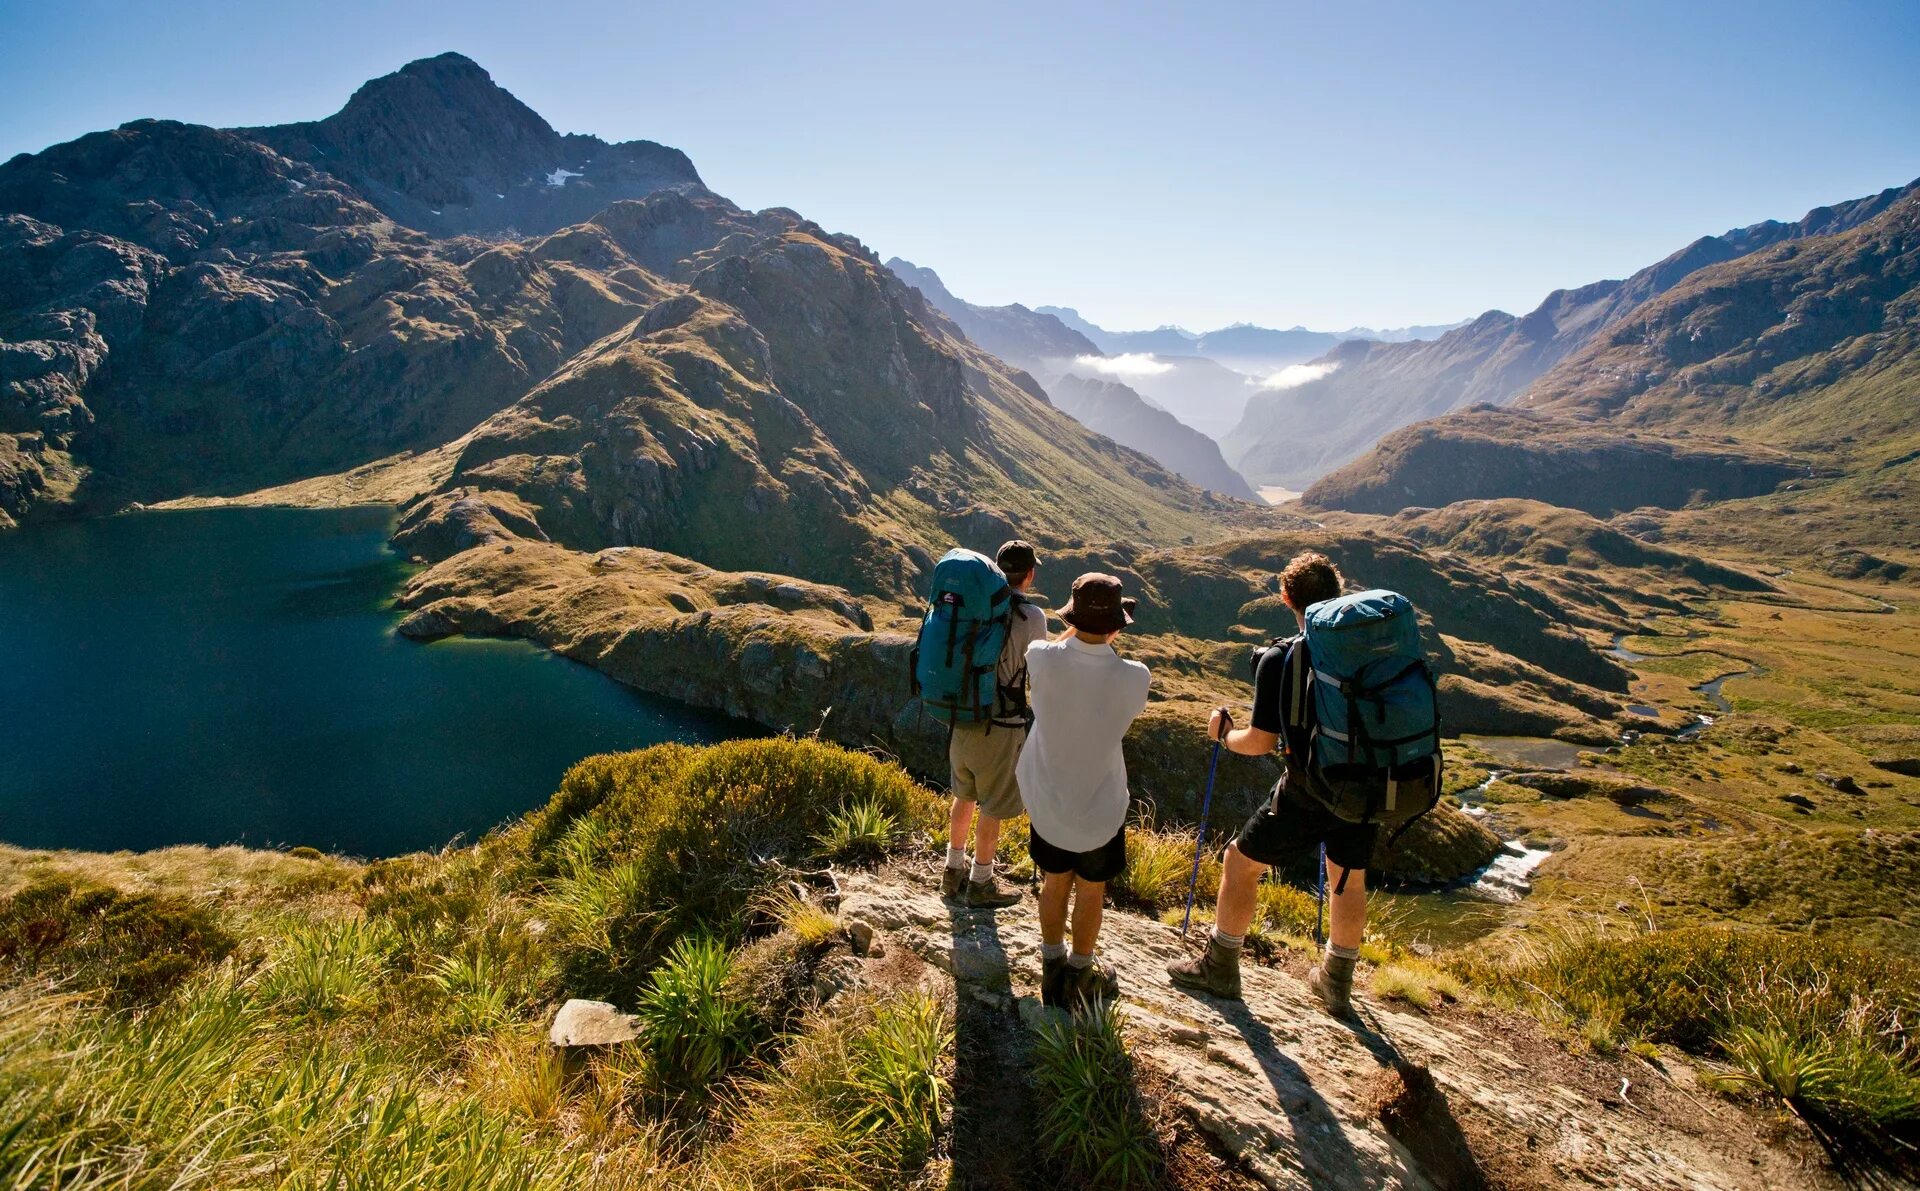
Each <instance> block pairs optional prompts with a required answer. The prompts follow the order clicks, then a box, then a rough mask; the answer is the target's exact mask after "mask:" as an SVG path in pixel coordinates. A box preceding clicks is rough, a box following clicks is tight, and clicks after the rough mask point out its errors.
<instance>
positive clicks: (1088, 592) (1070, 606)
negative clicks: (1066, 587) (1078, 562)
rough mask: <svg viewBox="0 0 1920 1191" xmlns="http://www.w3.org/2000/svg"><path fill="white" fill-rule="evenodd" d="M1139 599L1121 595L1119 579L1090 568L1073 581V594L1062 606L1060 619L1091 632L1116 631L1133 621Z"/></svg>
mask: <svg viewBox="0 0 1920 1191" xmlns="http://www.w3.org/2000/svg"><path fill="white" fill-rule="evenodd" d="M1135 606H1136V602H1135V600H1134V598H1133V597H1132V596H1128V595H1121V594H1120V580H1118V579H1116V578H1114V577H1113V576H1112V575H1104V574H1101V573H1100V572H1099V571H1088V572H1087V573H1086V574H1084V575H1082V576H1080V577H1079V578H1078V579H1075V580H1074V581H1073V595H1072V596H1070V597H1068V599H1067V606H1066V607H1064V608H1062V609H1060V619H1061V620H1064V621H1066V622H1067V623H1068V624H1070V625H1072V626H1073V627H1074V628H1076V629H1085V630H1086V631H1087V632H1089V633H1117V632H1119V631H1120V630H1121V629H1123V628H1126V627H1127V626H1128V625H1130V624H1132V623H1133V609H1134V607H1135Z"/></svg>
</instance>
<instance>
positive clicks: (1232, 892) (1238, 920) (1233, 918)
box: [1213, 844, 1351, 935]
mask: <svg viewBox="0 0 1920 1191" xmlns="http://www.w3.org/2000/svg"><path fill="white" fill-rule="evenodd" d="M1266 872H1267V866H1266V865H1264V864H1261V863H1260V862H1259V861H1257V860H1250V859H1248V858H1247V857H1246V856H1245V855H1243V854H1242V853H1241V851H1240V845H1239V844H1228V845H1227V859H1226V863H1225V864H1223V865H1221V866H1220V896H1219V899H1218V900H1217V901H1216V902H1215V903H1214V906H1213V924H1214V926H1215V927H1217V928H1218V929H1219V930H1221V931H1223V932H1225V933H1226V934H1229V935H1244V934H1246V933H1247V927H1249V926H1251V925H1252V924H1253V911H1254V907H1255V906H1257V905H1258V904H1259V901H1260V878H1261V877H1263V876H1265V875H1266ZM1349 888H1351V886H1349Z"/></svg>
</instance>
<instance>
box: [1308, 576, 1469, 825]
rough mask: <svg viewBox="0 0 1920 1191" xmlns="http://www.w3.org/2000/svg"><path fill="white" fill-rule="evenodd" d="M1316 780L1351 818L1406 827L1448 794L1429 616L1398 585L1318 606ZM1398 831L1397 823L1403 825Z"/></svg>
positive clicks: (1322, 794)
mask: <svg viewBox="0 0 1920 1191" xmlns="http://www.w3.org/2000/svg"><path fill="white" fill-rule="evenodd" d="M1305 623H1306V633H1305V635H1304V644H1305V645H1306V648H1307V654H1306V658H1305V661H1306V663H1307V665H1308V666H1309V667H1310V670H1311V686H1312V690H1313V697H1312V698H1311V699H1308V700H1303V701H1302V702H1303V703H1306V704H1307V705H1308V707H1307V708H1303V709H1302V710H1303V711H1304V710H1309V709H1310V714H1311V715H1312V717H1313V723H1312V730H1311V733H1310V735H1309V737H1308V740H1309V742H1310V743H1309V746H1308V756H1307V769H1308V774H1309V777H1310V780H1309V781H1308V782H1307V783H1306V784H1307V788H1308V789H1309V791H1310V792H1312V794H1313V795H1314V797H1315V798H1316V799H1317V800H1318V801H1320V802H1321V803H1323V804H1325V805H1326V807H1327V809H1328V810H1331V811H1332V812H1333V813H1334V814H1335V815H1338V816H1339V817H1340V818H1341V819H1343V820H1345V821H1347V822H1349V823H1382V824H1386V825H1388V826H1394V827H1401V828H1404V827H1405V825H1406V824H1407V823H1410V822H1412V821H1413V820H1414V819H1415V818H1417V817H1418V816H1420V815H1423V814H1425V813H1426V812H1427V811H1429V810H1432V809H1433V807H1434V806H1435V805H1436V804H1437V803H1438V802H1439V801H1440V770H1441V765H1442V758H1441V755H1440V694H1439V690H1438V688H1437V687H1436V686H1435V685H1434V678H1433V671H1432V670H1431V669H1429V668H1428V666H1427V657H1426V652H1425V650H1423V649H1422V648H1421V646H1420V619H1419V617H1418V616H1417V615H1416V614H1415V612H1414V610H1413V604H1412V603H1411V602H1409V601H1408V600H1407V598H1406V597H1405V596H1403V595H1400V594H1399V593H1398V592H1392V591H1380V590H1374V591H1362V592H1356V593H1355V594H1353V595H1346V596H1340V597H1338V598H1337V599H1331V600H1323V601H1321V602H1320V603H1318V604H1314V605H1313V606H1311V607H1309V608H1308V609H1307V612H1306V617H1305ZM1396 834H1397V832H1396Z"/></svg>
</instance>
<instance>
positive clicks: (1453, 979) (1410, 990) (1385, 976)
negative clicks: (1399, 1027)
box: [1373, 957, 1467, 1009]
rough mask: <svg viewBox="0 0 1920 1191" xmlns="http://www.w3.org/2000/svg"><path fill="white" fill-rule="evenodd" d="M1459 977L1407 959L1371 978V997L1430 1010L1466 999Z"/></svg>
mask: <svg viewBox="0 0 1920 1191" xmlns="http://www.w3.org/2000/svg"><path fill="white" fill-rule="evenodd" d="M1466 991H1467V990H1466V985H1465V984H1463V983H1462V982H1461V980H1460V978H1459V977H1458V976H1455V975H1454V974H1453V973H1452V972H1449V971H1447V970H1446V969H1445V968H1442V967H1441V966H1439V965H1438V964H1435V963H1432V962H1430V961H1428V960H1424V959H1416V958H1411V957H1409V958H1406V959H1400V960H1395V961H1392V962H1390V963H1387V964H1384V965H1382V966H1381V967H1380V968H1379V969H1377V970H1376V971H1375V972H1374V974H1373V995H1374V996H1376V997H1387V998H1392V999H1393V1000H1398V1001H1405V1002H1407V1003H1408V1004H1409V1005H1417V1006H1419V1007H1420V1008H1422V1009H1431V1008H1433V1007H1434V1006H1436V1005H1438V1004H1439V1003H1440V1002H1442V1001H1457V1000H1459V999H1460V998H1461V997H1463V996H1465V995H1466Z"/></svg>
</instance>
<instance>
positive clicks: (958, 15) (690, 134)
mask: <svg viewBox="0 0 1920 1191" xmlns="http://www.w3.org/2000/svg"><path fill="white" fill-rule="evenodd" d="M449 49H453V50H459V51H460V52H462V53H465V54H467V55H468V56H470V57H472V58H474V59H475V60H476V61H478V62H479V63H480V64H481V65H482V66H484V67H486V68H487V69H488V70H490V71H491V72H492V73H493V77H494V79H495V80H496V81H498V82H499V83H500V84H502V85H503V86H505V87H506V88H508V89H509V90H511V91H513V92H514V93H515V94H516V95H518V96H519V97H520V98H521V99H523V100H525V101H526V102H527V103H528V104H530V105H531V106H532V107H533V108H534V109H535V110H537V111H539V112H540V113H542V114H543V115H545V116H546V117H547V118H548V119H549V120H550V121H551V122H552V123H553V124H554V125H555V126H556V127H558V128H560V129H561V130H562V131H573V132H593V133H597V134H599V135H602V136H605V137H608V138H610V139H628V138H634V137H645V138H649V139H653V140H658V141H663V142H665V143H667V144H670V145H674V146H677V147H679V148H681V149H684V150H686V152H687V153H688V154H689V155H690V156H691V157H692V158H693V161H694V164H695V165H696V166H698V167H699V169H700V171H701V173H702V174H703V176H704V177H705V178H706V180H707V182H708V184H709V185H710V186H712V187H713V188H714V189H715V190H718V191H720V192H721V193H722V194H725V195H727V196H729V197H730V198H732V199H734V200H735V201H736V202H739V203H742V204H744V205H747V206H753V207H763V206H774V205H779V206H789V207H793V208H795V209H797V210H799V211H800V212H802V213H803V214H805V215H807V216H809V217H811V218H813V219H816V220H818V221H819V222H821V223H823V224H825V225H826V226H827V227H829V228H832V229H834V230H836V231H847V232H852V233H854V234H855V235H857V236H859V237H860V238H861V239H863V240H865V241H866V242H867V243H868V244H870V245H872V246H873V247H874V248H875V249H876V250H878V251H879V252H880V253H881V254H882V255H883V256H884V255H890V254H896V253H897V254H899V255H901V256H905V257H908V258H910V259H912V260H914V261H916V262H918V263H920V264H923V265H929V266H932V267H933V268H935V269H937V270H938V271H939V272H940V273H941V274H942V276H943V277H945V278H946V280H947V282H948V284H949V285H950V286H951V287H952V288H953V290H954V291H955V292H956V293H958V294H960V295H961V296H962V297H965V298H968V299H970V300H972V301H976V302H990V303H998V302H1011V301H1021V302H1026V303H1028V304H1029V305H1037V304H1042V303H1057V304H1061V305H1069V306H1077V307H1078V308H1079V309H1080V310H1081V311H1082V312H1083V313H1084V314H1086V315H1088V316H1089V317H1091V318H1092V319H1093V320H1094V321H1096V322H1099V323H1101V324H1103V325H1107V326H1110V327H1115V328H1129V327H1136V326H1151V325H1156V324H1159V323H1162V322H1177V323H1181V324H1184V325H1187V326H1190V327H1195V328H1206V327H1211V326H1216V325H1219V324H1222V323H1227V322H1234V321H1253V322H1261V323H1266V324H1269V325H1277V326H1291V325H1293V324H1295V323H1304V324H1307V325H1309V326H1313V327H1319V328H1339V327H1345V326H1348V325H1351V324H1355V323H1367V324H1372V325H1375V326H1386V325H1399V324H1404V323H1410V322H1437V321H1450V320H1453V319H1457V318H1462V317H1466V316H1469V315H1472V314H1476V313H1478V312H1479V311H1481V310H1484V309H1487V308H1489V307H1496V306H1497V307H1501V308H1504V309H1507V310H1513V311H1523V310H1526V309H1529V308H1531V307H1532V306H1533V305H1534V304H1535V303H1537V302H1538V301H1539V300H1540V298H1541V297H1542V296H1544V295H1545V294H1546V293H1547V291H1549V290H1551V289H1553V288H1556V287H1558V286H1562V285H1573V284H1579V283H1583V282H1586V281H1591V280H1596V279H1598V278H1602V277H1617V276H1622V275H1624V274H1626V273H1628V272H1630V271H1632V270H1633V269H1635V268H1637V267H1639V266H1641V265H1643V264H1647V263H1649V262H1651V261H1653V260H1655V259H1657V258H1658V257H1660V256H1663V255H1665V254H1666V253H1667V252H1669V251H1671V250H1673V249H1675V248H1677V247H1679V246H1681V245H1682V244H1685V243H1686V242H1687V241H1689V240H1691V239H1693V238H1694V237H1696V236H1698V235H1701V234H1704V233H1711V232H1718V231H1722V230H1725V229H1726V228H1728V227H1732V226H1735V225H1740V224H1746V223H1750V222H1753V221H1755V220H1759V219H1763V218H1769V217H1778V218H1795V217H1797V216H1799V215H1800V214H1802V213H1803V212H1804V211H1805V210H1806V209H1807V208H1809V207H1812V206H1816V205H1819V204H1822V203H1827V202H1832V201H1835V200H1838V199H1843V198H1848V197H1853V196H1856V195H1860V194H1865V193H1868V192H1871V191H1874V190H1878V189H1881V188H1883V187H1886V186H1890V185H1894V184H1898V183H1903V182H1907V181H1910V180H1912V179H1913V178H1914V177H1916V176H1920V66H1916V63H1920V3H1916V2H1915V0H1895V2H1891V3H1864V2H1860V3H1856V2H1850V0H1824V2H1821V3H1802V4H1782V3H1768V2H1765V0H1745V2H1742V3H1727V4H1722V3H1695V2H1691V0H1688V2H1680V3H1672V2H1669V3H1646V4H1641V3H1619V4H1616V3H1599V4H1579V5H1576V4H1572V3H1566V4H1562V3H1557V2H1552V3H1538V2H1535V3H1525V4H1500V5H1495V4H1484V5H1458V6H1456V5H1444V4H1439V3H1354V4H1339V5H1335V4H1285V5H1281V4H1272V5H1256V4H1248V5H1227V4H1219V5H1205V4H1196V5H1191V6H1185V7H1184V9H1182V8H1177V7H1176V6H1173V5H1164V4H1163V5H1154V6H1147V5H1134V4H1048V3H1044V2H1042V0H1033V2H1031V3H1026V4H1004V5H1003V4H965V5H930V4H913V3H898V2H894V3H884V4H864V3H862V4H851V3H849V4H831V5H819V6H808V5H801V4H793V3H787V4H762V3H758V2H746V0H741V2H736V3H728V4H697V3H691V4H690V3H687V2H686V0H676V2H675V3H672V4H667V5H656V4H648V3H630V2H626V3H616V2H603V3H564V2H559V0H542V2H540V3H531V4H529V3H515V4H508V3H477V4H468V5H440V4H424V3H392V4H372V3H361V2H357V0H350V2H329V3H324V4H323V3H306V4H301V5H281V4H277V3H265V2H261V3H234V4H230V5H221V4H212V3H207V2H204V0H180V2H173V3H141V4H102V3H93V2H88V0H79V2H63V3H57V4H56V3H52V2H51V0H0V80H4V84H3V88H4V89H3V92H0V93H4V95H5V100H4V102H0V158H4V157H8V156H11V155H12V154H14V153H16V152H21V151H32V150H38V149H40V148H42V147H44V146H46V145H48V144H50V143H53V142H56V141H60V140H65V139H68V138H71V137H74V136H77V135H79V134H81V133H84V132H87V131H90V130H93V129H96V128H106V127H111V126H113V125H116V124H119V123H121V122H123V121H126V120H129V119H133V118H136V117H141V116H168V117H174V118H178V119H183V120H194V121H200V122H204V123H208V124H227V125H230V124H241V123H250V124H251V123H269V122H278V121H284V120H295V119H306V118H313V117H318V116H323V115H326V114H328V113H330V112H332V111H334V110H335V109H336V108H338V107H339V106H340V104H341V103H342V101H344V100H345V98H346V97H347V95H348V94H349V93H350V92H351V91H352V90H353V88H354V87H355V86H356V85H357V84H359V83H360V82H361V81H363V80H364V79H367V78H369V77H371V76H373V75H376V74H383V73H386V72H387V71H390V70H392V69H394V68H396V67H398V66H399V65H401V64H402V63H404V62H406V61H407V60H409V59H411V58H416V57H422V56H425V55H430V54H435V53H439V52H441V51H443V50H449Z"/></svg>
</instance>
